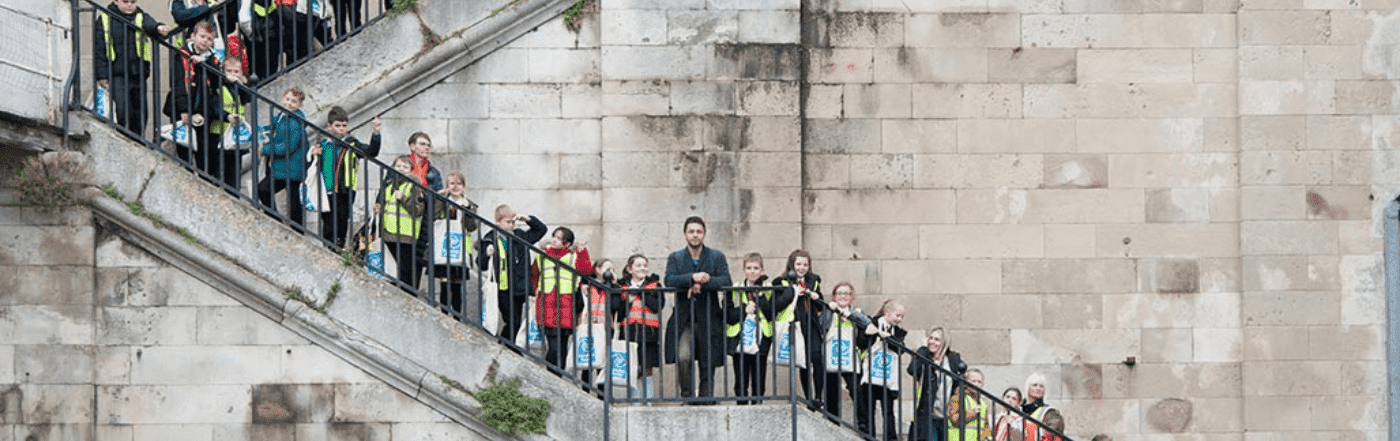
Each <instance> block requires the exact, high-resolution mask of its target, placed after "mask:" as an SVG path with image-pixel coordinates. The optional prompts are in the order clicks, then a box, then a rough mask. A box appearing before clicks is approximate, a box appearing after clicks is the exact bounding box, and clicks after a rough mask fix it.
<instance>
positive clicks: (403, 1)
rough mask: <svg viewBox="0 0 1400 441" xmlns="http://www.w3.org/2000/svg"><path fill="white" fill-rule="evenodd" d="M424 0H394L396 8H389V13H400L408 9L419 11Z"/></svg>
mask: <svg viewBox="0 0 1400 441" xmlns="http://www.w3.org/2000/svg"><path fill="white" fill-rule="evenodd" d="M421 3H422V0H398V1H396V2H394V9H390V10H389V15H399V14H402V13H405V12H408V11H417V10H418V5H419V4H421Z"/></svg>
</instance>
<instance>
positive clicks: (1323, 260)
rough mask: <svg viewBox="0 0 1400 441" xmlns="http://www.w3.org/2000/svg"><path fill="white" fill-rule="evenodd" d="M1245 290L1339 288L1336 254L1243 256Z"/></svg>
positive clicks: (1319, 289)
mask: <svg viewBox="0 0 1400 441" xmlns="http://www.w3.org/2000/svg"><path fill="white" fill-rule="evenodd" d="M1241 260H1242V262H1243V263H1242V266H1243V267H1244V270H1243V271H1242V272H1243V273H1244V289H1245V290H1246V291H1329V290H1335V289H1338V288H1340V287H1341V283H1340V282H1339V281H1338V278H1337V258H1336V257H1335V256H1245V257H1244V258H1243V259H1241Z"/></svg>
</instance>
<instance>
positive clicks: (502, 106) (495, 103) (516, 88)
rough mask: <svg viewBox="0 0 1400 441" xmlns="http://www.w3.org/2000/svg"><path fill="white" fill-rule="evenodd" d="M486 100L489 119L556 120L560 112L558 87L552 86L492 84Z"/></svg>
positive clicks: (457, 99) (474, 116) (455, 100)
mask: <svg viewBox="0 0 1400 441" xmlns="http://www.w3.org/2000/svg"><path fill="white" fill-rule="evenodd" d="M454 98H455V99H454V100H453V102H460V101H459V100H460V99H461V97H454ZM488 99H489V100H490V104H489V105H490V109H491V110H490V117H491V118H558V117H559V115H560V112H561V110H560V109H561V107H560V103H561V101H560V93H559V86H557V85H553V84H520V85H516V84H493V85H491V86H490V89H489V94H488ZM481 116H484V115H467V117H471V118H477V117H481Z"/></svg>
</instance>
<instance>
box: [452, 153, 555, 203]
mask: <svg viewBox="0 0 1400 441" xmlns="http://www.w3.org/2000/svg"><path fill="white" fill-rule="evenodd" d="M437 167H438V168H440V169H446V170H462V172H463V173H464V174H466V175H467V176H471V184H472V187H473V189H474V190H478V191H479V190H506V189H511V190H521V189H530V190H539V189H555V188H558V186H559V178H560V176H559V173H558V172H559V160H558V158H557V157H554V156H551V155H545V154H529V155H526V154H519V155H481V156H476V157H473V158H471V160H462V161H460V162H458V161H452V162H451V163H440V164H437ZM486 200H489V199H488V198H482V200H479V201H477V202H478V203H481V202H483V201H486Z"/></svg>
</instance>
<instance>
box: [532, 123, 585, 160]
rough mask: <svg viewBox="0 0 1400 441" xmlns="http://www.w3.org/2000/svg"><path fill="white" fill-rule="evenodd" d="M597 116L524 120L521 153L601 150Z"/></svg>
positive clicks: (542, 153)
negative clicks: (594, 117) (595, 117)
mask: <svg viewBox="0 0 1400 441" xmlns="http://www.w3.org/2000/svg"><path fill="white" fill-rule="evenodd" d="M601 130H602V128H601V124H600V123H599V121H598V120H597V119H591V118H588V119H533V120H521V124H520V152H519V153H521V154H525V155H531V154H538V155H553V154H584V155H597V154H598V152H600V151H602V148H601V146H600V145H599V142H600V141H601Z"/></svg>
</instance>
